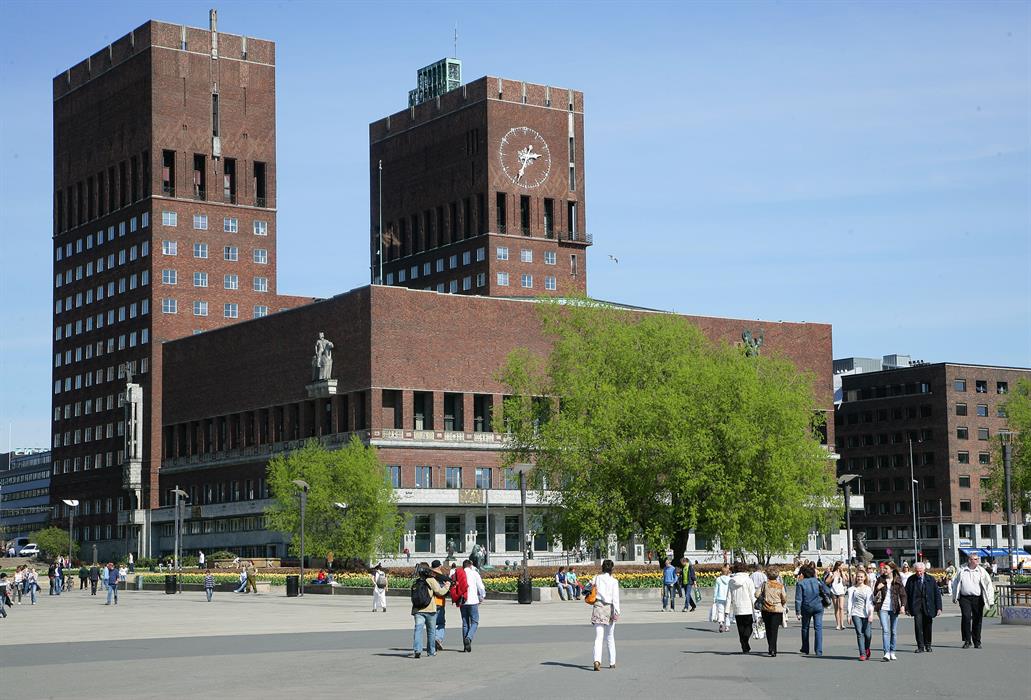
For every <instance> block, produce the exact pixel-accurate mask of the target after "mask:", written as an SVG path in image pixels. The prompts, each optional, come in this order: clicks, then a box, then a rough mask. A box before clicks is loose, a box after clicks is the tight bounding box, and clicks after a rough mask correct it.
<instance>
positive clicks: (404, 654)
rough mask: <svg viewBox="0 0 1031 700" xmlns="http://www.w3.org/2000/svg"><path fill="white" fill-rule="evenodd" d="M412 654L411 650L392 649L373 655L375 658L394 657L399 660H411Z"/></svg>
mask: <svg viewBox="0 0 1031 700" xmlns="http://www.w3.org/2000/svg"><path fill="white" fill-rule="evenodd" d="M412 653H413V652H412V650H411V649H400V648H397V647H394V648H392V649H387V650H386V651H378V652H376V653H375V654H373V656H393V657H395V658H398V659H409V658H411V657H412Z"/></svg>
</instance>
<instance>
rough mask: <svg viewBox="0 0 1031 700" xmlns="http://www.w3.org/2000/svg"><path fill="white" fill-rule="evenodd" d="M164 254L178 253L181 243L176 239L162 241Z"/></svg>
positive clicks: (162, 252)
mask: <svg viewBox="0 0 1031 700" xmlns="http://www.w3.org/2000/svg"><path fill="white" fill-rule="evenodd" d="M161 254H162V255H178V254H179V245H178V243H176V241H161Z"/></svg>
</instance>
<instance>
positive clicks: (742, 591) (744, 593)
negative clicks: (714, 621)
mask: <svg viewBox="0 0 1031 700" xmlns="http://www.w3.org/2000/svg"><path fill="white" fill-rule="evenodd" d="M727 604H728V607H729V611H728V612H729V614H730V615H733V616H734V621H735V622H736V623H737V636H738V639H739V640H740V642H741V653H742V654H747V653H749V652H750V651H752V647H751V645H750V644H749V640H750V639H751V636H752V625H754V624H755V618H754V617H753V613H754V612H755V584H754V583H752V578H751V576H749V575H748V571H747V569H746V567H745V565H744V564H742V563H740V562H738V563H737V564H734V574H733V575H732V576H731V577H730V584H729V593H728V595H727Z"/></svg>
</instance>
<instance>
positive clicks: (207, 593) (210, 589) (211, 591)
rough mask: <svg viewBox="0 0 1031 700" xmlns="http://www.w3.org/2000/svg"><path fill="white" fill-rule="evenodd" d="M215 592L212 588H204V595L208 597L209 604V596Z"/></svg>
mask: <svg viewBox="0 0 1031 700" xmlns="http://www.w3.org/2000/svg"><path fill="white" fill-rule="evenodd" d="M214 592H215V589H214V588H205V589H204V593H205V594H206V595H207V596H208V602H209V603H210V602H211V594H212V593H214Z"/></svg>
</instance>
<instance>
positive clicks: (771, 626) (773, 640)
mask: <svg viewBox="0 0 1031 700" xmlns="http://www.w3.org/2000/svg"><path fill="white" fill-rule="evenodd" d="M755 597H756V598H757V599H758V603H759V613H760V615H762V620H763V624H764V625H765V626H766V646H767V647H768V648H769V652H768V654H769V655H770V656H776V655H777V632H778V631H779V630H780V626H781V623H782V621H783V619H784V610H785V606H786V605H787V604H788V595H787V593H786V592H785V591H784V584H783V583H781V581H780V574H779V573H778V572H777V569H776V568H775V567H772V566H771V567H770V568H768V569H767V570H766V583H764V584H763V585H762V588H760V589H759V591H758V592H757V593H756V594H755Z"/></svg>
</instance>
